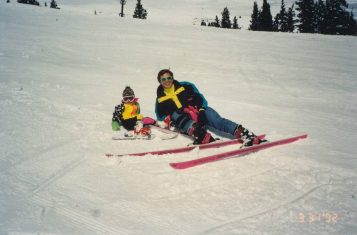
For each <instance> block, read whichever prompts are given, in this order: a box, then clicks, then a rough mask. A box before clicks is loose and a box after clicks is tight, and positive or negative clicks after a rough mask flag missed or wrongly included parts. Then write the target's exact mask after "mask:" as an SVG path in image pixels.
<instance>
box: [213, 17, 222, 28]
mask: <svg viewBox="0 0 357 235" xmlns="http://www.w3.org/2000/svg"><path fill="white" fill-rule="evenodd" d="M214 26H215V27H218V28H219V27H221V24H220V23H219V19H218V16H216V19H215V22H214Z"/></svg>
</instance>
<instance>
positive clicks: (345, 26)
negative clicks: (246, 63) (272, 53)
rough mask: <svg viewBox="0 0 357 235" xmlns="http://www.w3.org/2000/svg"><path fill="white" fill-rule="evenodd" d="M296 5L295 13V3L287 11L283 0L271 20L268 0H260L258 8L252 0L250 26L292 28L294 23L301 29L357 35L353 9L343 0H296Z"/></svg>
mask: <svg viewBox="0 0 357 235" xmlns="http://www.w3.org/2000/svg"><path fill="white" fill-rule="evenodd" d="M296 5H297V8H296V10H297V11H299V13H298V14H297V15H296V14H295V11H294V4H293V5H292V6H291V7H290V8H289V9H288V10H287V11H286V8H285V3H284V0H282V1H281V8H280V12H279V13H278V14H277V15H276V16H275V17H274V21H273V17H272V15H271V12H270V4H269V3H268V2H267V0H263V5H262V8H261V10H259V9H258V4H257V3H256V2H254V4H253V13H252V15H251V21H250V26H249V30H253V31H280V32H293V31H294V30H295V26H297V30H298V31H299V32H301V33H322V34H332V35H336V34H339V35H357V22H356V20H355V19H354V16H353V13H352V11H351V12H349V11H348V10H347V8H348V4H347V2H346V0H326V2H324V1H323V0H318V1H317V2H314V0H297V1H296Z"/></svg>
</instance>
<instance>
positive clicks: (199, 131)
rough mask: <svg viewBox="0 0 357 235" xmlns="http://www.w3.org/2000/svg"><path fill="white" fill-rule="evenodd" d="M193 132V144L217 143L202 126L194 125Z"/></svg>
mask: <svg viewBox="0 0 357 235" xmlns="http://www.w3.org/2000/svg"><path fill="white" fill-rule="evenodd" d="M192 128H193V130H192V132H191V133H192V136H193V137H194V141H193V144H194V145H197V144H208V143H211V142H214V141H216V140H215V139H214V138H213V137H212V136H211V134H210V133H209V132H207V131H206V130H205V129H204V128H203V127H202V126H200V125H194V126H193V127H192Z"/></svg>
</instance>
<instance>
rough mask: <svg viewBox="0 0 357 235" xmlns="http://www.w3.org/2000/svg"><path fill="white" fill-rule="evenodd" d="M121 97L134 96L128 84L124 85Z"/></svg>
mask: <svg viewBox="0 0 357 235" xmlns="http://www.w3.org/2000/svg"><path fill="white" fill-rule="evenodd" d="M123 97H135V94H134V91H133V89H131V88H130V86H126V87H125V89H124V91H123Z"/></svg>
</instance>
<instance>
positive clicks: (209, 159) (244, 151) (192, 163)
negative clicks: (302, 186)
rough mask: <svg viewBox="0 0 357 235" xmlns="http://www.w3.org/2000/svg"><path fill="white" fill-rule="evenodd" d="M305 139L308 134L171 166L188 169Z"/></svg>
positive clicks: (171, 164)
mask: <svg viewBox="0 0 357 235" xmlns="http://www.w3.org/2000/svg"><path fill="white" fill-rule="evenodd" d="M305 138H307V134H305V135H300V136H295V137H291V138H286V139H281V140H277V141H272V142H265V143H262V144H259V145H253V146H250V147H246V148H242V149H238V150H233V151H229V152H224V153H220V154H215V155H211V156H208V157H202V158H198V159H194V160H190V161H185V162H176V163H170V166H171V167H173V168H174V169H186V168H190V167H194V166H198V165H202V164H206V163H209V162H215V161H219V160H222V159H226V158H230V157H236V156H240V155H243V154H248V153H252V152H257V151H260V150H262V149H267V148H271V147H274V146H279V145H284V144H290V143H292V142H295V141H297V140H300V139H305Z"/></svg>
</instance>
